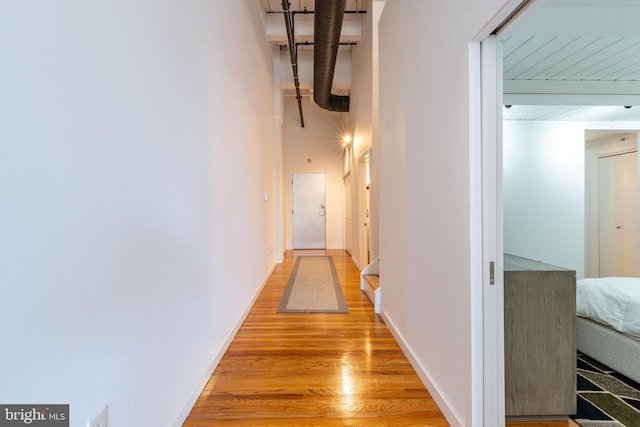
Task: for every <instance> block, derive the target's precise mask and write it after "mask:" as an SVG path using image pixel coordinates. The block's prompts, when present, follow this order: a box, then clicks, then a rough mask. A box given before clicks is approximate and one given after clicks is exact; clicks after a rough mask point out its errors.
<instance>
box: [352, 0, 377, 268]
mask: <svg viewBox="0 0 640 427" xmlns="http://www.w3.org/2000/svg"><path fill="white" fill-rule="evenodd" d="M383 5H384V2H382V1H371V0H369V1H367V4H366V6H365V7H366V9H367V13H366V14H364V15H363V16H362V18H361V19H362V36H361V38H360V41H359V43H358V45H357V46H355V47H354V48H353V54H352V58H353V65H352V68H353V83H352V88H351V105H350V108H349V116H348V121H349V124H348V126H347V127H348V128H349V129H350V130H352V131H353V134H354V140H353V144H352V146H351V147H350V150H351V151H350V161H351V163H350V170H351V176H352V186H351V189H352V195H351V200H352V202H353V203H352V205H353V206H352V210H351V211H352V213H353V230H352V241H353V242H354V244H353V250H352V257H353V259H354V262H355V263H356V265H357V266H359V267H360V268H364V267H365V266H366V265H367V253H366V250H364V249H365V243H363V242H364V241H365V239H366V236H365V230H364V227H363V226H362V225H363V224H364V221H365V211H364V210H365V207H364V196H363V194H364V188H365V187H366V182H365V180H364V179H362V178H363V171H362V170H361V169H363V168H364V162H363V161H361V160H362V156H363V155H364V154H365V153H367V152H369V154H370V165H371V169H374V168H375V167H376V165H377V160H378V159H377V158H376V153H377V152H376V151H374V150H373V149H372V147H373V146H374V145H375V144H374V135H375V136H377V123H378V80H377V75H378V68H377V67H378V43H377V38H378V19H379V17H380V12H381V10H382V7H383ZM370 149H371V151H369V150H370ZM371 175H372V177H371V178H372V179H371V185H370V212H371V215H370V242H371V243H370V252H371V259H372V260H375V258H377V256H378V252H379V251H378V209H377V200H378V188H379V184H378V180H377V175H374V174H373V173H371ZM374 177H375V178H376V179H374Z"/></svg>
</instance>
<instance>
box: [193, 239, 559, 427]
mask: <svg viewBox="0 0 640 427" xmlns="http://www.w3.org/2000/svg"><path fill="white" fill-rule="evenodd" d="M325 253H326V254H327V255H331V256H332V257H333V261H334V263H335V266H336V270H337V272H338V276H339V278H340V283H341V285H342V290H343V293H344V296H345V299H346V300H347V304H348V306H349V311H350V313H349V314H309V313H276V308H277V306H278V303H279V301H280V298H281V297H282V294H283V291H284V289H285V287H286V284H287V280H288V278H289V274H290V273H291V270H292V269H293V264H294V259H295V257H296V256H298V255H324V254H325ZM299 425H304V426H448V425H449V424H448V423H447V421H446V420H445V418H444V417H443V415H442V413H441V412H440V410H439V409H438V407H437V406H436V404H435V402H434V401H433V399H432V398H431V396H430V395H429V393H428V392H427V390H426V389H425V387H424V386H423V384H422V383H421V381H420V379H419V378H418V376H417V375H416V373H415V371H414V370H413V369H412V367H411V365H410V364H409V362H408V360H407V359H406V357H405V356H404V354H403V353H402V351H401V350H400V347H399V346H398V344H397V343H396V341H395V340H394V338H393V336H392V335H391V333H390V332H389V330H388V329H387V327H386V326H385V324H384V323H383V322H382V321H381V320H380V319H379V318H378V317H377V316H376V315H375V314H374V313H373V309H372V306H371V304H370V303H369V301H368V300H367V298H366V296H365V295H364V294H363V293H361V291H360V282H359V273H358V271H357V269H356V268H355V267H354V265H353V264H352V263H351V261H350V258H349V256H348V255H347V254H346V253H345V252H344V251H326V252H325V251H296V252H293V251H289V252H287V253H286V256H285V260H284V262H283V263H282V264H281V265H278V266H277V267H276V269H275V271H274V272H273V274H272V276H271V278H270V279H269V280H268V282H267V284H266V286H265V288H264V290H263V291H262V293H261V295H260V297H259V298H258V300H257V301H256V303H255V305H254V307H253V308H252V310H251V312H250V313H249V315H248V317H247V319H246V320H245V322H244V324H243V325H242V327H241V328H240V330H239V332H238V334H237V335H236V337H235V339H234V340H233V342H232V344H231V346H230V347H229V349H228V351H227V352H226V354H225V355H224V357H223V359H222V360H221V362H220V364H219V365H218V367H217V369H216V370H215V372H214V374H213V376H212V377H211V379H210V380H209V383H208V384H207V386H206V387H205V389H204V391H203V392H202V394H201V396H200V398H199V399H198V401H197V402H196V404H195V406H194V407H193V410H192V411H191V414H190V415H189V417H188V418H187V420H186V421H185V423H184V424H183V426H184V427H198V426H200V427H211V426H245V427H250V426H299ZM517 425H518V426H520V425H526V426H527V427H542V426H549V427H550V426H565V427H566V426H567V423H541V424H531V423H527V424H517ZM515 426H516V424H513V425H512V427H515Z"/></svg>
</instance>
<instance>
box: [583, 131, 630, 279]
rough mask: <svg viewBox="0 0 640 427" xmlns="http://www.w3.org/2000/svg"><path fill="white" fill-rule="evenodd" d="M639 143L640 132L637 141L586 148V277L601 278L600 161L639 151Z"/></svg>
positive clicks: (626, 132)
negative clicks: (599, 233) (599, 231)
mask: <svg viewBox="0 0 640 427" xmlns="http://www.w3.org/2000/svg"><path fill="white" fill-rule="evenodd" d="M589 130H596V129H589ZM632 132H633V130H629V131H625V130H623V129H621V130H620V133H621V134H622V133H625V134H628V133H632ZM639 143H640V131H638V132H637V135H636V140H635V141H632V140H631V141H625V142H624V143H622V144H615V145H613V144H606V145H603V146H597V147H592V148H591V147H585V181H586V182H585V206H586V209H585V224H586V226H585V243H586V247H585V260H584V267H585V277H600V250H599V248H600V238H599V235H598V227H599V226H598V224H599V213H598V211H599V209H598V201H599V194H598V160H599V159H600V158H602V157H609V156H615V155H619V154H627V153H632V152H634V151H638V145H639ZM639 188H640V185H639ZM639 228H640V227H639Z"/></svg>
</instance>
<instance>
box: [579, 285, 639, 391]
mask: <svg viewBox="0 0 640 427" xmlns="http://www.w3.org/2000/svg"><path fill="white" fill-rule="evenodd" d="M576 314H577V316H578V317H577V319H576V346H577V348H578V351H581V352H582V353H584V354H586V355H588V356H590V357H592V358H594V359H596V360H598V361H600V362H601V363H604V364H605V365H607V366H609V367H610V368H611V369H614V370H615V371H617V372H619V373H621V374H623V375H625V376H627V377H629V378H631V379H633V380H634V381H637V382H640V278H631V277H605V278H599V279H581V280H578V281H577V283H576Z"/></svg>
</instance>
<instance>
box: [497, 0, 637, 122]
mask: <svg viewBox="0 0 640 427" xmlns="http://www.w3.org/2000/svg"><path fill="white" fill-rule="evenodd" d="M638 22H640V0H547V1H540V0H539V1H536V2H535V3H534V4H533V5H532V6H530V9H529V10H525V12H524V13H523V14H522V16H521V17H519V18H517V19H516V20H514V22H513V23H512V24H510V25H508V26H507V27H506V28H505V30H504V31H503V32H502V33H500V34H498V39H499V40H502V41H503V58H504V62H503V70H504V92H505V97H504V103H505V104H510V105H513V107H511V108H509V109H505V110H504V117H505V118H506V119H510V120H611V121H617V120H640V30H639V28H640V27H638ZM624 105H628V106H635V107H634V108H631V109H625V108H623V107H622V106H624ZM588 106H594V108H589V107H588ZM604 106H611V107H613V108H611V107H604Z"/></svg>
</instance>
